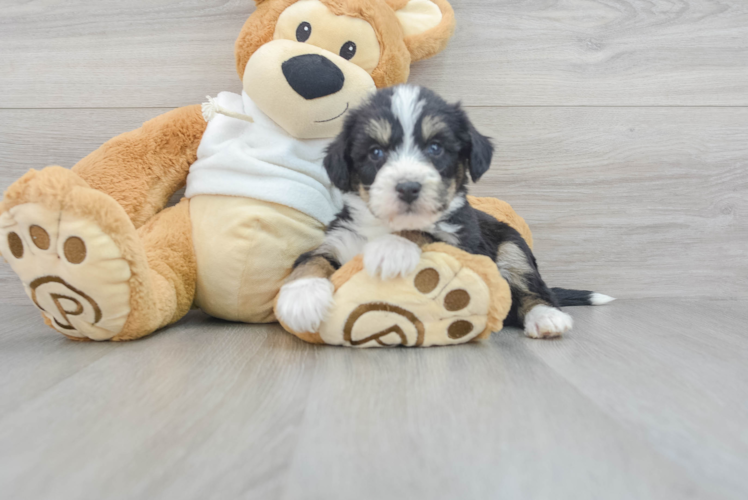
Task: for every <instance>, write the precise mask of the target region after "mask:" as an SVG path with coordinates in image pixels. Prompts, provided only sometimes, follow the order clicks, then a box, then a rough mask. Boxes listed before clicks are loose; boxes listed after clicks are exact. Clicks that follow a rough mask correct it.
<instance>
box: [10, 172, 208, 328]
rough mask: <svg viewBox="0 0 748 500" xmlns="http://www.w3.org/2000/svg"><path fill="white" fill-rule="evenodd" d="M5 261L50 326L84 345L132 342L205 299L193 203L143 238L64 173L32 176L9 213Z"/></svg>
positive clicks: (114, 208)
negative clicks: (199, 294)
mask: <svg viewBox="0 0 748 500" xmlns="http://www.w3.org/2000/svg"><path fill="white" fill-rule="evenodd" d="M0 252H1V253H2V255H3V256H4V257H5V259H6V260H7V261H8V262H9V263H10V265H11V267H12V268H13V270H14V271H15V273H16V274H17V275H18V276H19V278H20V279H21V281H22V282H23V285H24V287H25V289H26V293H27V294H28V295H29V297H30V298H31V300H32V301H33V302H34V304H35V305H36V306H37V307H38V308H39V309H40V310H41V311H42V315H43V316H44V319H45V322H46V323H47V324H48V325H49V326H50V327H52V328H54V329H55V330H57V331H58V332H60V333H62V334H63V335H65V336H67V337H69V338H71V339H76V340H129V339H134V338H138V337H142V336H144V335H147V334H149V333H151V332H153V331H155V330H157V329H158V328H161V327H163V326H165V325H167V324H169V323H171V322H173V321H176V320H177V319H179V317H181V316H182V315H184V314H185V313H186V312H187V311H188V310H189V307H190V304H191V303H192V297H193V296H194V289H195V284H194V283H195V262H194V251H193V249H192V240H191V226H190V221H189V209H188V202H187V201H184V202H183V203H180V204H179V205H177V206H176V207H173V208H171V209H168V210H165V211H163V212H161V213H160V214H158V215H157V216H156V217H155V218H153V219H152V220H151V221H149V223H148V224H147V225H146V226H144V227H143V228H141V230H140V232H138V231H137V230H136V229H135V227H134V226H133V224H132V222H131V221H130V218H129V217H128V215H127V213H126V212H125V210H124V209H123V208H122V207H121V206H120V205H119V204H118V203H117V202H116V201H115V200H113V199H112V198H111V197H109V196H108V195H106V194H104V193H102V192H100V191H97V190H95V189H92V188H91V187H90V186H88V185H87V184H86V183H85V182H84V181H83V180H82V179H81V178H80V177H78V176H77V175H76V174H75V173H73V172H72V171H70V170H66V169H63V168H61V167H49V168H46V169H44V170H42V171H40V172H36V171H33V170H32V171H30V172H29V173H27V174H26V175H24V176H23V177H22V178H21V179H19V180H18V181H17V182H16V183H14V184H13V185H12V186H11V187H10V188H9V189H8V191H7V192H6V194H5V198H4V200H3V203H2V205H0Z"/></svg>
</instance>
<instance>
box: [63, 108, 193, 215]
mask: <svg viewBox="0 0 748 500" xmlns="http://www.w3.org/2000/svg"><path fill="white" fill-rule="evenodd" d="M206 127H207V123H205V120H204V119H203V117H202V114H201V112H200V106H199V105H194V106H188V107H185V108H179V109H175V110H174V111H170V112H168V113H166V114H164V115H161V116H159V117H157V118H154V119H153V120H150V121H148V122H146V123H145V124H144V125H143V126H142V127H141V128H139V129H137V130H134V131H132V132H127V133H125V134H122V135H120V136H118V137H115V138H114V139H111V140H109V141H107V142H106V143H105V144H104V145H103V146H101V147H100V148H99V149H97V150H96V151H94V152H93V153H91V154H89V155H88V156H86V157H85V158H84V159H82V160H81V161H80V162H78V164H77V165H75V167H73V171H74V172H75V173H76V174H78V176H80V178H81V179H83V180H84V181H86V183H87V184H88V185H89V186H90V187H92V188H94V189H98V190H99V191H102V192H104V193H106V194H108V195H109V196H111V197H112V198H114V200H116V201H117V203H119V204H120V205H121V206H122V207H123V208H124V209H125V212H126V213H127V215H128V216H129V217H130V220H132V223H133V224H135V227H140V226H142V225H143V224H145V222H146V221H148V220H149V219H150V218H151V217H153V216H154V215H156V213H158V212H159V211H160V210H161V209H163V208H164V207H165V206H166V203H167V202H168V201H169V198H171V196H172V195H173V194H174V193H175V192H176V191H177V190H179V189H181V188H182V187H184V183H185V179H186V178H187V172H189V170H190V165H192V164H193V163H194V162H195V160H196V159H197V148H198V146H199V145H200V140H201V139H202V136H203V133H204V132H205V129H206Z"/></svg>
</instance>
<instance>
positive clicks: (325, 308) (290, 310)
mask: <svg viewBox="0 0 748 500" xmlns="http://www.w3.org/2000/svg"><path fill="white" fill-rule="evenodd" d="M334 291H335V287H334V286H333V284H332V283H331V282H330V280H328V279H325V278H303V279H300V280H296V281H292V282H290V283H286V284H285V285H283V286H282V287H281V289H280V294H279V296H278V303H277V305H276V307H275V315H276V316H277V318H278V320H280V322H281V323H283V324H284V325H285V326H287V327H288V328H289V329H291V330H292V331H293V332H296V333H316V332H317V331H318V330H319V327H320V325H321V324H322V321H324V319H325V317H326V316H327V313H328V312H329V311H330V308H331V307H332V304H333V292H334Z"/></svg>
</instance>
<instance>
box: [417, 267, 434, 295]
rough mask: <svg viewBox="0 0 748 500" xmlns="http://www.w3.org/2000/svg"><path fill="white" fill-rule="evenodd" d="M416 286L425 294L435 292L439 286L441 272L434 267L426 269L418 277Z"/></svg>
mask: <svg viewBox="0 0 748 500" xmlns="http://www.w3.org/2000/svg"><path fill="white" fill-rule="evenodd" d="M415 286H416V289H417V290H418V291H419V292H421V293H423V294H426V293H431V292H433V291H434V290H435V289H436V287H437V286H439V271H437V270H436V269H434V268H432V267H429V268H427V269H424V270H423V271H421V272H420V273H418V275H417V276H416V279H415Z"/></svg>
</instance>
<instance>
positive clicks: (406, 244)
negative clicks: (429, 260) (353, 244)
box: [364, 234, 421, 280]
mask: <svg viewBox="0 0 748 500" xmlns="http://www.w3.org/2000/svg"><path fill="white" fill-rule="evenodd" d="M420 260H421V248H420V247H419V246H418V245H416V244H415V243H413V242H412V241H410V240H407V239H405V238H403V237H402V236H397V235H394V234H388V235H387V236H383V237H381V238H377V239H376V240H374V241H371V242H369V243H367V244H366V246H365V247H364V268H365V269H366V272H367V273H369V275H370V276H375V277H376V276H378V277H380V278H382V279H383V280H389V279H393V278H397V277H403V276H407V275H409V274H410V273H412V272H413V271H415V269H416V267H418V263H419V262H420Z"/></svg>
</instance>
